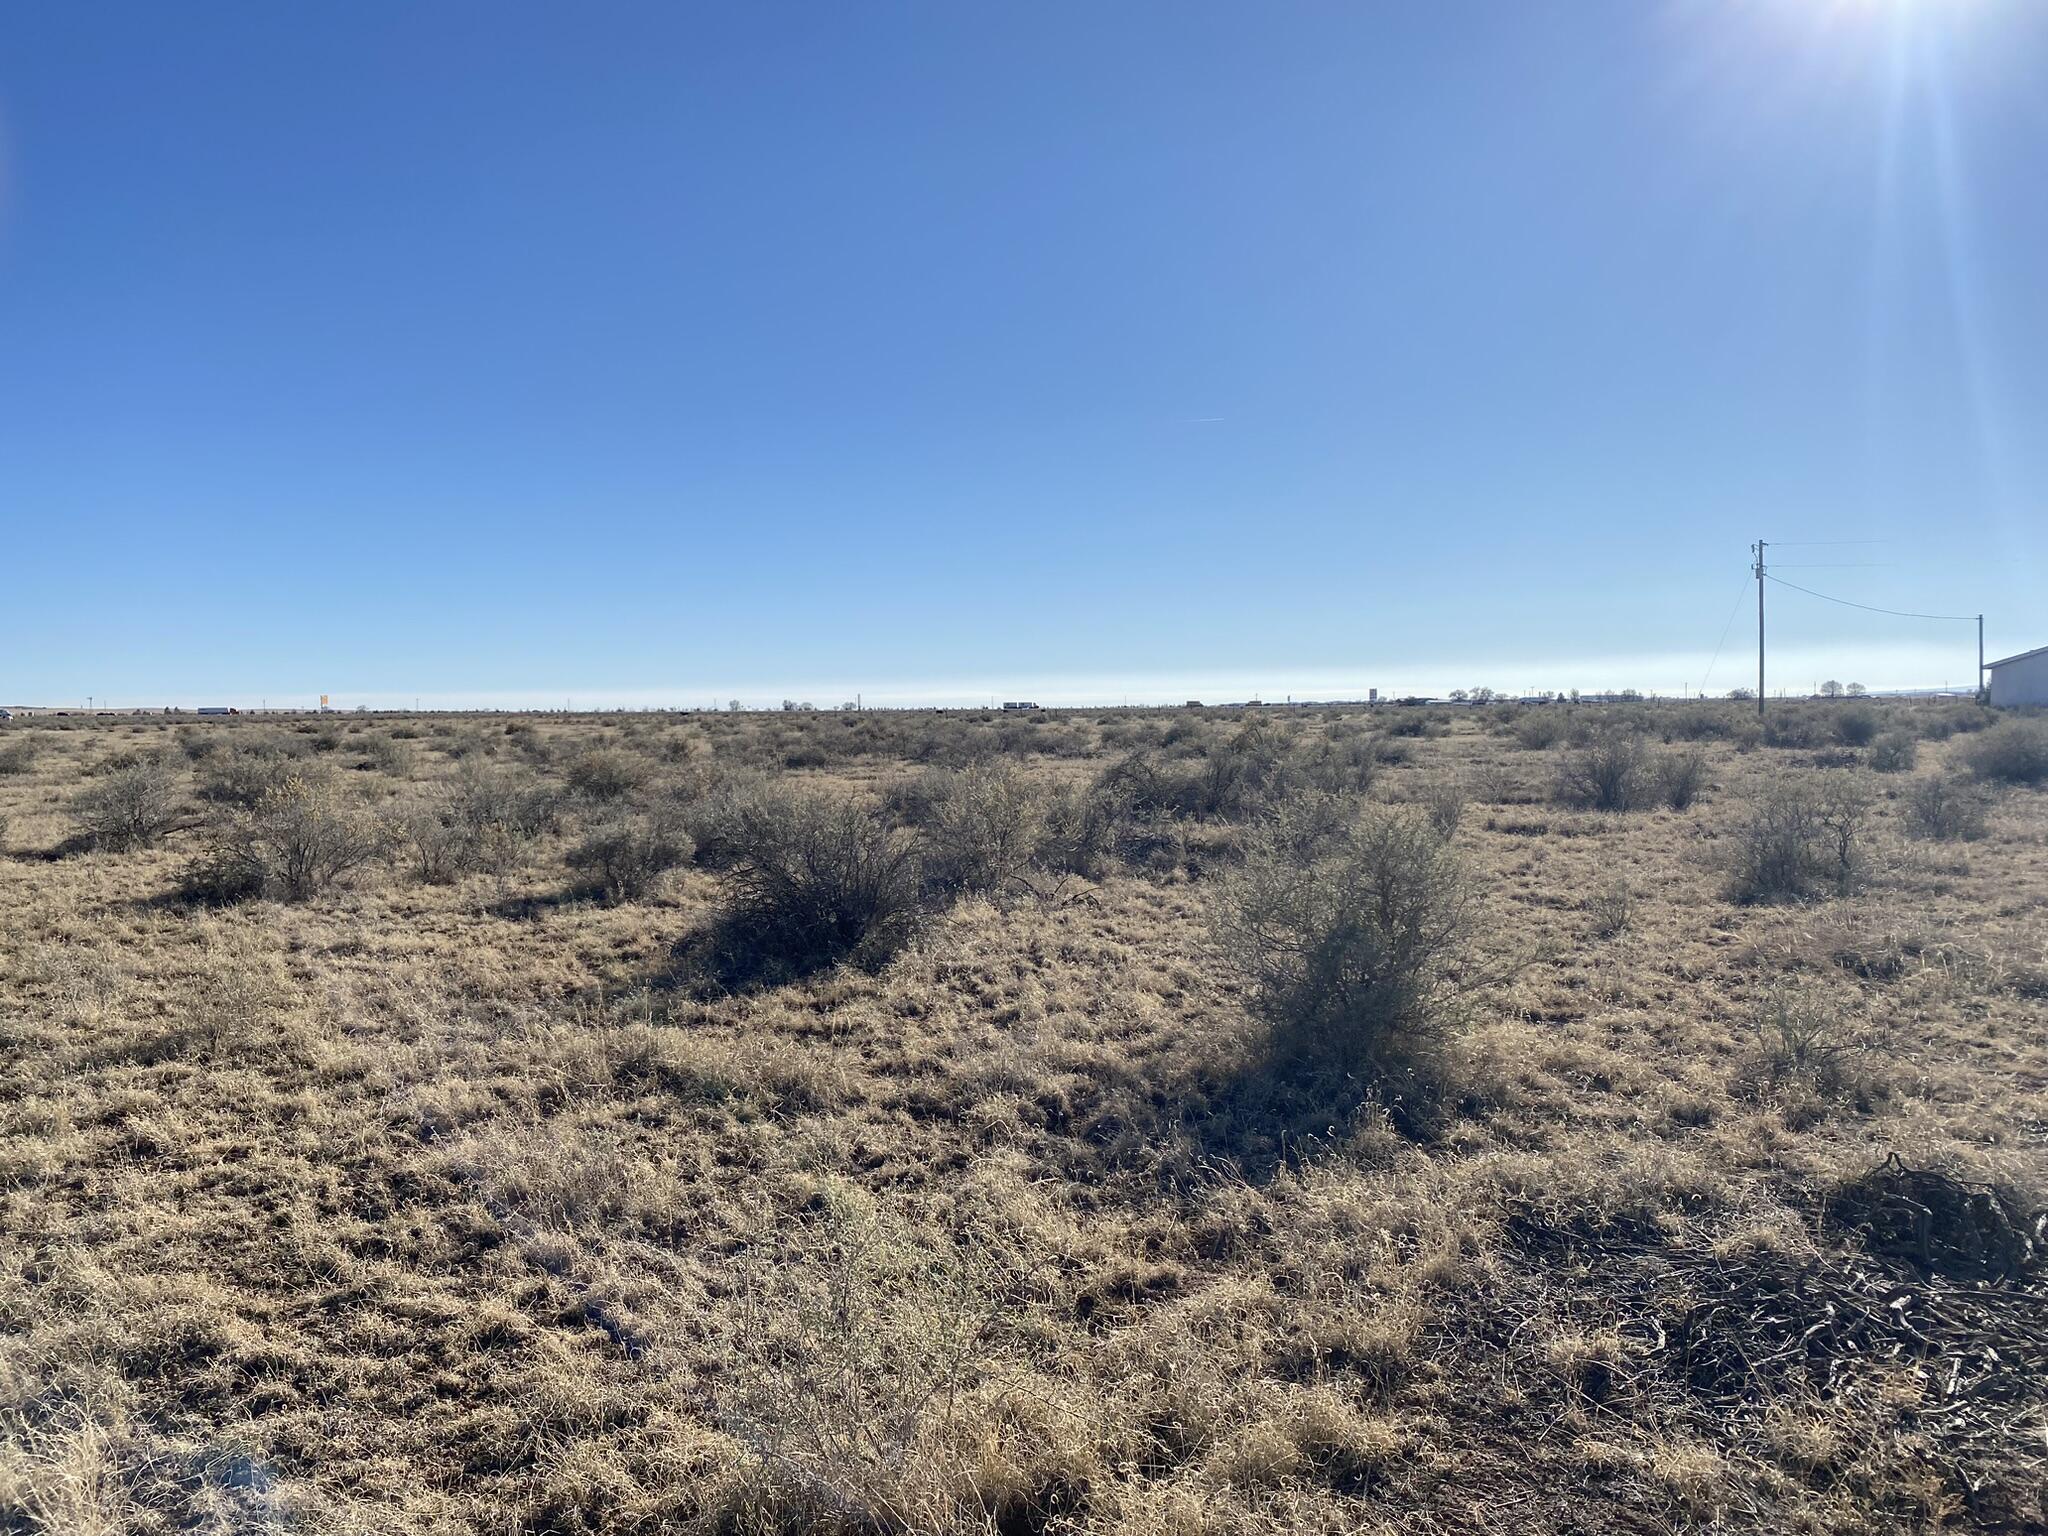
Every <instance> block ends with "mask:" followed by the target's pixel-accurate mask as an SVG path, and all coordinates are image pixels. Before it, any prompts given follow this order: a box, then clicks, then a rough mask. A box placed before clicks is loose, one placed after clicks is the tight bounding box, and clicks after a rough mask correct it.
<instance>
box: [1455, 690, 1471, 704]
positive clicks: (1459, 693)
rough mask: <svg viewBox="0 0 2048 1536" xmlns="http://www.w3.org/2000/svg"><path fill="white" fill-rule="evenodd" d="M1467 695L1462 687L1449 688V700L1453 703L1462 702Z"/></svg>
mask: <svg viewBox="0 0 2048 1536" xmlns="http://www.w3.org/2000/svg"><path fill="white" fill-rule="evenodd" d="M1468 697H1469V695H1468V694H1467V693H1466V692H1465V690H1464V689H1462V688H1453V689H1452V690H1451V702H1452V703H1453V704H1462V703H1464V702H1465V700H1466V699H1467V698H1468Z"/></svg>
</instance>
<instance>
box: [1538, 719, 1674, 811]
mask: <svg viewBox="0 0 2048 1536" xmlns="http://www.w3.org/2000/svg"><path fill="white" fill-rule="evenodd" d="M1654 784H1655V779H1654V771H1653V764H1652V762H1651V760H1650V751H1649V748H1648V747H1647V746H1645V745H1644V742H1643V738H1642V737H1640V736H1638V735H1636V734H1635V733H1634V732H1632V731H1626V730H1613V729H1610V730H1607V731H1603V732H1601V733H1600V734H1599V735H1598V736H1596V737H1595V738H1594V739H1593V741H1592V742H1591V743H1590V744H1588V745H1587V746H1584V747H1581V748H1579V749H1578V750H1576V751H1574V752H1572V753H1571V754H1570V755H1569V756H1568V757H1566V759H1565V761H1564V765H1563V767H1562V768H1561V769H1560V770H1559V772H1558V798H1559V799H1560V800H1562V801H1563V802H1564V803H1565V804H1567V805H1576V806H1580V807H1583V808H1585V809H1588V810H1595V811H1632V810H1635V809H1636V808H1637V807H1639V806H1642V805H1645V804H1647V803H1648V801H1649V798H1650V795H1651V793H1652V791H1653V788H1654Z"/></svg>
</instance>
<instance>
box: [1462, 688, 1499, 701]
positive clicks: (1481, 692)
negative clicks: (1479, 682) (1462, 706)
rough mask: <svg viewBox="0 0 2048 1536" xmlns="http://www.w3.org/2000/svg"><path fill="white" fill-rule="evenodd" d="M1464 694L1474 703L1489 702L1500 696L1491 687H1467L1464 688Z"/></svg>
mask: <svg viewBox="0 0 2048 1536" xmlns="http://www.w3.org/2000/svg"><path fill="white" fill-rule="evenodd" d="M1465 696H1466V697H1467V698H1469V699H1470V700H1471V701H1472V702H1473V703H1474V704H1491V703H1492V702H1493V701H1494V700H1495V699H1497V698H1499V697H1500V695H1499V694H1498V693H1496V692H1494V691H1493V689H1491V688H1468V689H1466V690H1465Z"/></svg>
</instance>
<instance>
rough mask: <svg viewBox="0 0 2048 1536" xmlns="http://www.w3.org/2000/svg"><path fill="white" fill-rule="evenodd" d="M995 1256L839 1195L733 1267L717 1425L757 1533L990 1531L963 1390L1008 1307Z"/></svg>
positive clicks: (982, 1368) (1009, 1294)
mask: <svg viewBox="0 0 2048 1536" xmlns="http://www.w3.org/2000/svg"><path fill="white" fill-rule="evenodd" d="M995 1252H996V1248H995V1245H993V1244H992V1243H989V1242H986V1241H983V1242H976V1243H971V1244H965V1243H948V1242H932V1241H930V1240H928V1239H925V1238H922V1237H921V1236H920V1235H918V1234H916V1233H913V1232H911V1231H909V1230H908V1229H907V1228H905V1227H904V1226H903V1225H902V1224H901V1223H899V1222H897V1221H894V1220H891V1219H888V1218H886V1217H884V1216H882V1215H880V1214H879V1213H877V1212H875V1211H873V1210H871V1209H868V1208H865V1207H856V1206H854V1205H853V1204H852V1203H851V1202H848V1201H846V1200H844V1199H841V1200H838V1201H831V1202H826V1203H825V1205H824V1209H823V1210H821V1211H818V1212H817V1213H815V1214H807V1215H805V1216H802V1217H799V1218H797V1219H795V1220H792V1221H789V1222H786V1223H784V1224H782V1225H781V1226H780V1227H779V1228H778V1230H777V1231H776V1232H774V1233H773V1234H770V1235H766V1236H764V1237H763V1238H762V1240H761V1241H760V1242H759V1243H757V1244H754V1245H752V1246H751V1247H750V1248H749V1249H748V1250H747V1252H746V1253H745V1254H744V1255H743V1257H742V1258H741V1259H740V1261H739V1262H738V1263H737V1264H736V1265H735V1276H734V1284H733V1300H732V1313H733V1329H732V1334H731V1340H730V1345H729V1348H728V1350H727V1355H728V1357H729V1359H730V1363H731V1364H730V1369H729V1370H728V1371H727V1372H726V1373H724V1375H723V1376H722V1377H721V1379H720V1381H719V1384H718V1388H717V1391H716V1395H715V1398H714V1408H713V1411H714V1415H715V1418H716V1421H717V1423H718V1424H719V1426H720V1427H721V1428H722V1429H723V1430H724V1431H725V1432H726V1433H727V1434H729V1435H731V1436H732V1437H733V1439H734V1440H735V1441H737V1442H738V1443H739V1445H740V1446H741V1447H742V1448H743V1449H744V1451H745V1452H746V1454H747V1456H748V1458H749V1460H750V1462H751V1463H752V1471H753V1473H754V1476H753V1478H752V1479H751V1480H750V1481H751V1484H752V1487H751V1489H750V1494H751V1498H752V1500H753V1501H754V1502H755V1503H756V1506H757V1508H758V1512H759V1515H760V1516H761V1517H762V1519H763V1528H764V1529H775V1530H788V1531H798V1530H801V1531H816V1532H854V1531H860V1532H885V1531H901V1532H923V1531H932V1532H936V1531H952V1530H962V1531H965V1530H984V1529H994V1528H995V1527H994V1526H993V1525H992V1523H991V1521H990V1519H989V1515H988V1510H987V1509H986V1508H985V1506H984V1503H983V1500H982V1499H981V1498H979V1497H977V1495H976V1491H975V1477H974V1473H975V1470H976V1468H975V1464H974V1450H973V1448H974V1447H975V1446H977V1445H979V1444H981V1443H982V1442H981V1441H980V1440H979V1438H978V1435H977V1433H976V1430H977V1429H979V1428H981V1427H983V1426H984V1424H985V1421H983V1420H981V1419H980V1418H979V1417H978V1416H977V1415H976V1413H975V1408H976V1407H977V1406H978V1405H977V1404H975V1402H974V1389H975V1388H976V1387H978V1386H979V1385H981V1383H982V1382H983V1381H984V1380H985V1379H986V1377H987V1375H988V1367H987V1364H986V1359H985V1357H986V1355H987V1353H988V1350H989V1344H990V1339H991V1335H992V1333H993V1331H994V1328H995V1325H996V1322H997V1320H998V1319H999V1317H1000V1316H1001V1315H1002V1314H1003V1312H1004V1311H1005V1309H1006V1308H1008V1307H1014V1306H1015V1305H1016V1297H1015V1295H1014V1294H1013V1292H1014V1290H1015V1282H1014V1280H1013V1279H1012V1277H1010V1276H1009V1275H1007V1274H1004V1273H1002V1272H1001V1271H999V1270H998V1268H997V1266H996V1264H995V1262H994V1261H993V1258H992V1255H993V1254H994V1253H995Z"/></svg>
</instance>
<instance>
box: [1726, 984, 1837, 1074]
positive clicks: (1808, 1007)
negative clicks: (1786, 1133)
mask: <svg viewBox="0 0 2048 1536" xmlns="http://www.w3.org/2000/svg"><path fill="white" fill-rule="evenodd" d="M1750 1031H1751V1035H1752V1037H1753V1043H1752V1045H1751V1048H1750V1052H1749V1059H1748V1061H1747V1062H1746V1063H1744V1065H1743V1066H1742V1068H1741V1069H1740V1071H1739V1072H1738V1074H1737V1077H1738V1081H1740V1082H1741V1083H1742V1084H1744V1085H1745V1086H1747V1087H1750V1088H1752V1089H1776V1090H1782V1089H1784V1088H1787V1087H1790V1086H1793V1085H1797V1086H1799V1087H1802V1088H1805V1089H1806V1090H1808V1091H1810V1092H1812V1093H1815V1094H1818V1095H1819V1096H1821V1097H1823V1098H1831V1097H1834V1096H1836V1095H1839V1094H1841V1093H1843V1092H1845V1091H1846V1090H1848V1089H1849V1088H1850V1087H1852V1086H1853V1085H1854V1081H1855V1079H1854V1074H1853V1072H1852V1067H1853V1065H1854V1062H1855V1059H1856V1058H1857V1057H1858V1056H1859V1055H1861V1054H1862V1052H1863V1050H1864V1045H1863V1042H1862V1041H1861V1040H1860V1039H1858V1038H1857V1036H1856V1034H1855V1033H1854V1031H1853V1030H1852V1029H1851V1027H1850V1025H1849V1023H1848V1021H1847V1020H1846V1019H1844V1018H1843V1017H1842V1015H1841V1014H1840V1013H1839V1012H1837V1011H1836V1010H1835V1009H1834V1008H1833V1007H1831V1006H1829V1005H1827V1004H1825V1003H1822V1002H1819V1001H1817V1000H1815V999H1812V998H1801V997H1793V996H1790V995H1788V994H1785V993H1783V992H1777V993H1773V994H1772V995H1770V996H1769V997H1767V998H1766V999H1765V1000H1764V1002H1763V1003H1762V1005H1761V1006H1760V1007H1759V1008H1758V1009H1757V1013H1756V1017H1755V1018H1754V1019H1753V1020H1752V1021H1751V1025H1750Z"/></svg>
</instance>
